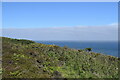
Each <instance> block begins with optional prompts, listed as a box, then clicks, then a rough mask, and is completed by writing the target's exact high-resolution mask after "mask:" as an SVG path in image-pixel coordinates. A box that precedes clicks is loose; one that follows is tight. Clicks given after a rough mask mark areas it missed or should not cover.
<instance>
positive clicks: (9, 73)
mask: <svg viewBox="0 0 120 80" xmlns="http://www.w3.org/2000/svg"><path fill="white" fill-rule="evenodd" d="M2 42H3V43H2V44H3V51H2V53H3V54H2V56H3V58H2V62H3V64H2V66H3V68H2V69H0V70H2V74H3V76H2V77H3V78H90V79H91V78H118V66H117V65H118V58H116V57H113V56H107V55H103V54H99V53H94V52H88V51H91V48H89V49H87V50H88V51H86V50H76V49H70V48H68V47H59V46H56V45H45V44H40V43H35V42H33V41H30V40H20V39H11V38H5V37H3V38H2ZM0 72H1V71H0Z"/></svg>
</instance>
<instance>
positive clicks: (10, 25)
mask: <svg viewBox="0 0 120 80" xmlns="http://www.w3.org/2000/svg"><path fill="white" fill-rule="evenodd" d="M2 13H3V15H2V19H3V20H2V21H3V36H7V37H12V38H25V39H32V40H83V41H84V40H94V41H95V40H96V41H99V40H100V41H116V40H117V35H118V29H117V23H118V3H117V2H4V3H3V4H2Z"/></svg>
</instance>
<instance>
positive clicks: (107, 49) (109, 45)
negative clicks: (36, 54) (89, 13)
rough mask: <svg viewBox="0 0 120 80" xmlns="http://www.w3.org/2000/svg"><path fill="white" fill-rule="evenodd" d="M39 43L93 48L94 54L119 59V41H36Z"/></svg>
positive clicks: (75, 47)
mask: <svg viewBox="0 0 120 80" xmlns="http://www.w3.org/2000/svg"><path fill="white" fill-rule="evenodd" d="M36 42H37V43H43V44H50V45H53V44H54V45H58V46H61V47H64V46H67V47H69V48H73V49H85V48H92V52H96V53H101V54H105V55H111V56H116V57H118V42H117V41H113V42H112V41H36Z"/></svg>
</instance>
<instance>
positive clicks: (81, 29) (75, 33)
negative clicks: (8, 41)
mask: <svg viewBox="0 0 120 80" xmlns="http://www.w3.org/2000/svg"><path fill="white" fill-rule="evenodd" d="M3 36H5V37H11V38H22V39H31V40H59V41H60V40H77V41H78V40H79V41H117V39H118V26H116V25H107V26H74V27H51V28H28V29H24V28H23V29H15V28H11V29H3Z"/></svg>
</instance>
